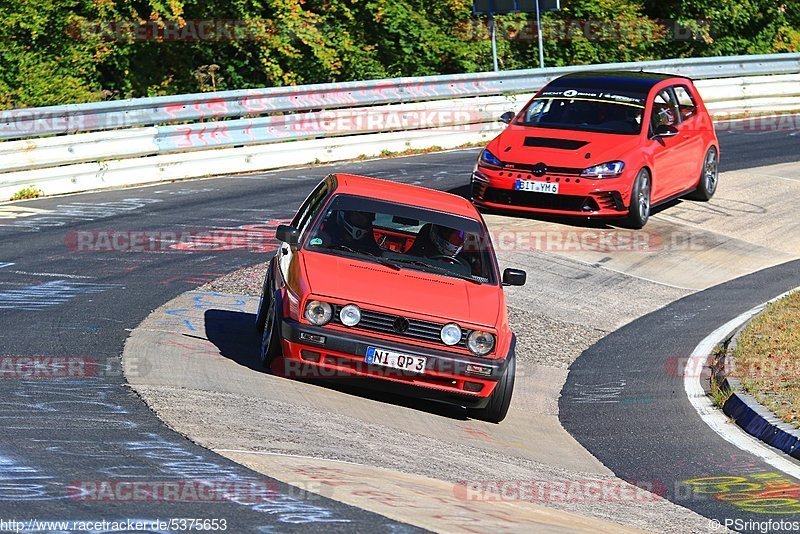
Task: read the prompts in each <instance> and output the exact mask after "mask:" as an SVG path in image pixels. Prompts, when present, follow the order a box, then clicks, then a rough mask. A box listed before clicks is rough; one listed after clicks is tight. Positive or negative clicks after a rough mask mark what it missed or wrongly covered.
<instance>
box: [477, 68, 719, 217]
mask: <svg viewBox="0 0 800 534" xmlns="http://www.w3.org/2000/svg"><path fill="white" fill-rule="evenodd" d="M502 120H504V121H505V122H508V123H509V126H508V127H507V128H506V129H505V130H504V131H503V133H501V134H500V135H499V136H498V137H497V138H495V139H494V140H492V141H491V142H490V143H489V144H488V146H487V147H486V149H485V150H484V151H483V152H482V153H481V155H480V157H479V158H478V162H477V164H476V166H475V171H474V172H473V175H472V195H473V201H474V202H475V204H477V205H478V206H483V207H489V208H501V209H504V210H509V209H511V210H516V211H528V212H534V213H543V214H551V215H570V216H574V215H577V216H587V217H613V218H625V219H627V222H628V224H629V225H630V226H632V227H634V228H641V227H642V226H644V225H645V224H646V223H647V219H648V218H649V216H650V210H651V208H652V207H653V206H656V205H658V204H663V203H666V202H668V201H670V200H673V199H675V198H678V197H681V196H684V195H691V197H692V198H694V199H697V200H709V199H710V198H711V197H712V196H713V195H714V192H715V191H716V189H717V173H718V166H719V148H718V147H719V144H718V142H717V137H716V134H715V133H714V125H713V123H712V121H711V118H710V117H709V115H708V112H707V111H706V108H705V105H704V104H703V101H702V100H701V99H700V95H699V94H698V92H697V89H696V88H695V86H694V84H693V83H692V81H691V80H690V79H688V78H681V77H676V76H671V75H666V74H655V73H649V72H585V73H575V74H568V75H566V76H562V77H561V78H558V79H556V80H553V81H552V82H550V83H549V84H548V85H547V86H546V87H544V88H543V89H542V90H541V91H539V92H538V93H537V94H536V96H534V98H533V99H532V100H531V101H530V102H529V103H528V104H527V105H526V106H525V108H524V109H523V110H522V111H521V112H520V113H519V114H517V115H514V113H512V112H509V113H506V114H504V115H503V117H502Z"/></svg>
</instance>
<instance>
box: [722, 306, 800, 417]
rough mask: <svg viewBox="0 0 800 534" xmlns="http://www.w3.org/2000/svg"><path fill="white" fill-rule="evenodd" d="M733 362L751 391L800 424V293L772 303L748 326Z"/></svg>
mask: <svg viewBox="0 0 800 534" xmlns="http://www.w3.org/2000/svg"><path fill="white" fill-rule="evenodd" d="M733 361H734V373H733V374H734V376H736V377H738V378H739V380H740V381H741V382H742V387H743V388H744V389H745V391H746V392H747V393H749V394H751V395H753V396H754V397H755V398H756V399H757V400H758V402H760V403H761V404H762V405H764V406H766V407H767V408H769V409H770V410H772V412H773V413H775V414H776V415H777V416H778V417H780V418H781V419H782V420H783V421H785V422H786V423H789V424H791V425H794V426H796V427H800V292H797V293H794V294H792V295H789V296H788V297H785V298H783V299H781V300H779V301H777V302H774V303H772V304H770V305H769V306H767V308H766V310H764V312H763V313H761V314H760V315H759V316H758V317H756V318H755V319H754V320H753V321H751V322H750V324H749V325H747V327H746V328H745V329H744V330H743V331H742V334H741V335H740V336H739V339H738V342H737V345H736V348H735V349H734V352H733Z"/></svg>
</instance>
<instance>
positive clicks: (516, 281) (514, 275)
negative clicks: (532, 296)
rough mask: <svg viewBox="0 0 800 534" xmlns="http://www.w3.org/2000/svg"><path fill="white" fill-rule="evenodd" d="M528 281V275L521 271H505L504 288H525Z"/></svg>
mask: <svg viewBox="0 0 800 534" xmlns="http://www.w3.org/2000/svg"><path fill="white" fill-rule="evenodd" d="M527 279H528V274H527V273H526V272H525V271H520V270H519V269H506V270H505V271H503V285H504V286H524V285H525V281H526V280H527Z"/></svg>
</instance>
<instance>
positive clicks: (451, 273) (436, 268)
mask: <svg viewBox="0 0 800 534" xmlns="http://www.w3.org/2000/svg"><path fill="white" fill-rule="evenodd" d="M397 261H399V262H401V263H410V264H412V265H416V266H418V267H423V268H424V269H423V270H425V269H433V270H434V271H436V272H440V273H443V274H445V275H447V276H452V277H453V278H460V279H461V280H466V281H467V282H472V283H473V284H478V285H480V284H481V282H480V281H478V280H475V279H474V278H473V277H471V276H469V275H466V274H461V273H457V272H455V271H451V270H450V269H448V268H446V267H440V266H438V265H431V264H430V263H426V262H424V261H420V260H411V259H400V258H397Z"/></svg>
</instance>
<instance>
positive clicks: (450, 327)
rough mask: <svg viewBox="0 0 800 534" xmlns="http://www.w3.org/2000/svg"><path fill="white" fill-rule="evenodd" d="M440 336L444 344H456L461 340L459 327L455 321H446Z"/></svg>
mask: <svg viewBox="0 0 800 534" xmlns="http://www.w3.org/2000/svg"><path fill="white" fill-rule="evenodd" d="M441 336H442V341H443V342H444V344H445V345H457V344H458V342H459V341H461V327H460V326H458V325H457V324H456V323H448V324H446V325H444V326H443V327H442V333H441Z"/></svg>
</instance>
